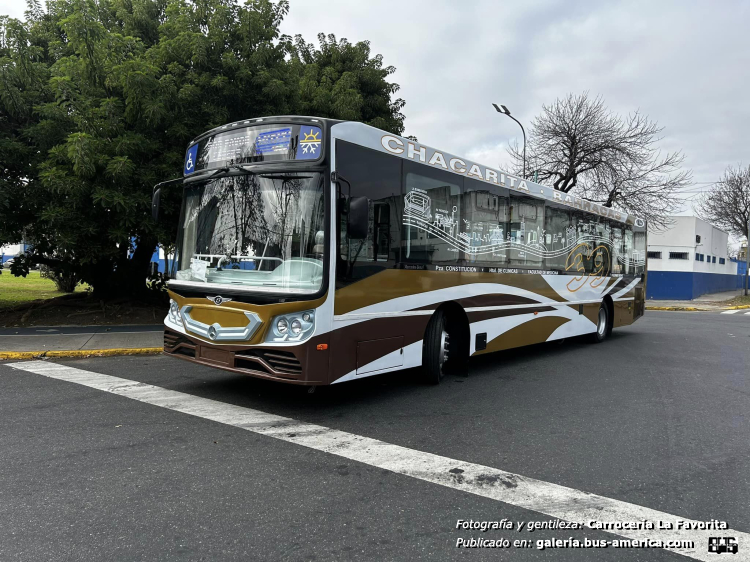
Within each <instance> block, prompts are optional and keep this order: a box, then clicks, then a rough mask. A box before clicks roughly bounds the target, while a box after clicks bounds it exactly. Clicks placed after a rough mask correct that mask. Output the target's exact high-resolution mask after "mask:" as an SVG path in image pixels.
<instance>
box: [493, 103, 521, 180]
mask: <svg viewBox="0 0 750 562" xmlns="http://www.w3.org/2000/svg"><path fill="white" fill-rule="evenodd" d="M492 105H493V107H494V108H495V109H496V110H497V112H498V113H503V114H505V115H507V116H508V117H510V118H511V119H513V121H515V122H516V123H518V126H519V127H521V132H522V133H523V179H526V131H524V130H523V125H521V122H520V121H519V120H518V119H516V118H515V117H513V116H512V115H511V114H510V109H508V108H507V107H505V106H504V105H499V106H498V105H497V104H496V103H493V104H492Z"/></svg>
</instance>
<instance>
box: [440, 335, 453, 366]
mask: <svg viewBox="0 0 750 562" xmlns="http://www.w3.org/2000/svg"><path fill="white" fill-rule="evenodd" d="M449 341H450V337H449V336H448V332H446V331H445V330H443V331H442V332H441V333H440V355H439V362H440V370H441V371H442V370H443V365H445V362H446V361H448V353H449Z"/></svg>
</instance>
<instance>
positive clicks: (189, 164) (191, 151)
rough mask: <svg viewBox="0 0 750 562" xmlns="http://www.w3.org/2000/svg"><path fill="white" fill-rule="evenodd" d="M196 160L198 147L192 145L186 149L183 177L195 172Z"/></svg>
mask: <svg viewBox="0 0 750 562" xmlns="http://www.w3.org/2000/svg"><path fill="white" fill-rule="evenodd" d="M197 158H198V145H197V144H194V145H193V146H191V147H190V148H188V151H187V154H186V155H185V172H184V173H185V175H187V174H192V173H193V172H194V171H195V161H196V159H197Z"/></svg>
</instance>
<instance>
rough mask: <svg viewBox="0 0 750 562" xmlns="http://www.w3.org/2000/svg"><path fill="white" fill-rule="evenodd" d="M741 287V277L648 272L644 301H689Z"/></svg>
mask: <svg viewBox="0 0 750 562" xmlns="http://www.w3.org/2000/svg"><path fill="white" fill-rule="evenodd" d="M741 287H742V276H741V275H736V274H729V275H727V274H723V273H704V272H698V271H649V272H648V282H647V284H646V299H658V300H691V299H694V298H697V297H699V296H701V295H705V294H708V293H720V292H722V291H732V290H734V289H740V288H741Z"/></svg>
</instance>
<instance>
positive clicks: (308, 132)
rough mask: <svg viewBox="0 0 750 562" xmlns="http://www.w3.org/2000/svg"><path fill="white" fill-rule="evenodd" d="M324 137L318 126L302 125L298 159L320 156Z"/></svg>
mask: <svg viewBox="0 0 750 562" xmlns="http://www.w3.org/2000/svg"><path fill="white" fill-rule="evenodd" d="M322 137H323V133H322V132H321V131H320V129H319V128H318V127H308V126H303V127H300V128H299V145H298V146H297V160H315V159H316V158H317V157H318V156H320V147H321V145H322V144H323V142H322Z"/></svg>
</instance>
